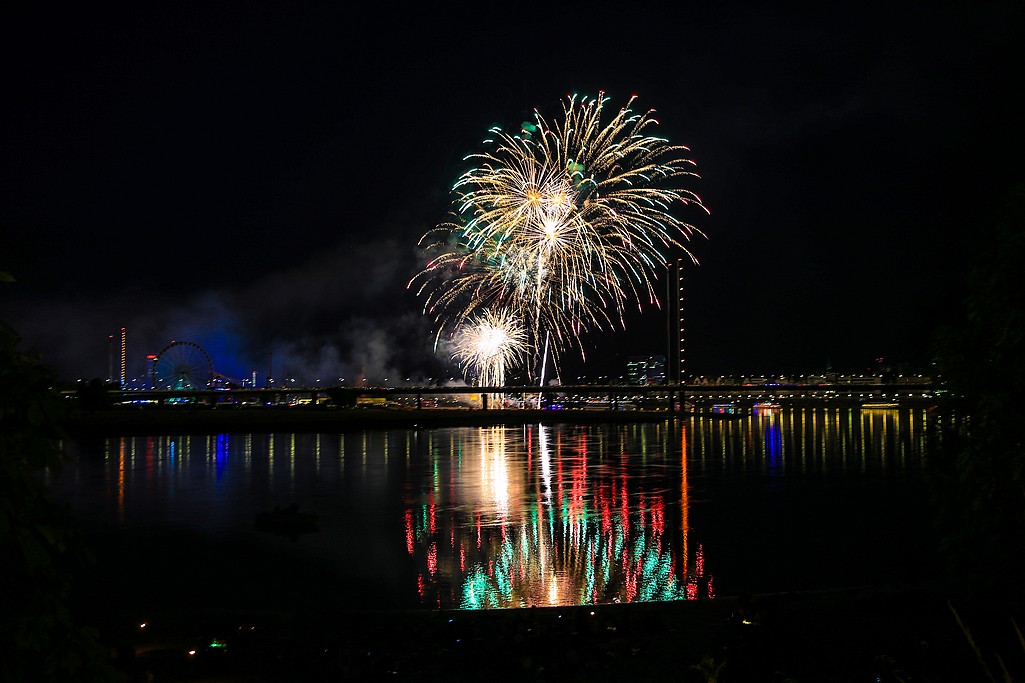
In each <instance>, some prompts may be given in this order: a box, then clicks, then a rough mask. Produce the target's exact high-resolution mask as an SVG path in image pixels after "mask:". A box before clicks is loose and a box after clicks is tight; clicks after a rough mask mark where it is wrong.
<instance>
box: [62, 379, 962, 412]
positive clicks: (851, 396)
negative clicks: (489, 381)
mask: <svg viewBox="0 0 1025 683" xmlns="http://www.w3.org/2000/svg"><path fill="white" fill-rule="evenodd" d="M64 393H65V395H69V396H74V395H76V392H74V391H69V392H64ZM941 395H942V390H937V389H936V388H935V387H934V386H933V385H932V383H931V382H928V381H926V382H920V383H899V384H889V383H876V384H765V385H747V384H745V385H690V384H682V385H674V384H670V385H647V386H644V385H640V386H639V385H623V384H617V385H612V384H610V385H592V384H586V385H561V386H544V387H540V386H491V387H464V386H461V387H437V386H396V387H373V386H365V387H342V386H337V387H322V388H321V387H318V388H313V387H300V388H295V387H293V388H264V389H252V388H250V389H201V390H168V389H148V390H146V389H144V390H120V389H114V388H112V389H110V390H109V391H108V394H107V399H108V402H110V403H121V404H155V405H173V404H180V403H187V404H190V405H193V406H208V407H211V408H218V407H268V406H281V405H290V406H297V405H298V406H303V405H311V406H331V407H339V408H347V407H358V406H387V407H395V408H413V409H419V410H424V409H429V408H456V407H462V408H470V409H477V410H491V409H515V408H517V407H524V408H526V407H530V408H546V409H554V410H610V411H611V410H649V411H650V410H657V411H671V412H677V411H695V412H703V411H711V410H713V408H718V409H722V408H723V407H725V406H729V407H730V408H731V409H736V410H745V409H750V408H753V407H755V406H756V405H759V404H763V405H765V404H779V405H826V404H829V405H865V404H868V405H879V404H884V405H885V404H897V405H916V404H932V403H935V402H936V400H937V399H938V398H939V397H940V396H941Z"/></svg>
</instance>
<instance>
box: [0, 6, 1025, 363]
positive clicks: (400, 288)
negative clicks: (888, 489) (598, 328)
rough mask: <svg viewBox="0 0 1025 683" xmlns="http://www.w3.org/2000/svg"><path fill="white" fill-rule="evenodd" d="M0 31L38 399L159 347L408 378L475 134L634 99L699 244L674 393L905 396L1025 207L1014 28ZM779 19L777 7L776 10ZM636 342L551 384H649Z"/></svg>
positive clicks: (672, 22)
mask: <svg viewBox="0 0 1025 683" xmlns="http://www.w3.org/2000/svg"><path fill="white" fill-rule="evenodd" d="M18 5H19V6H15V7H11V6H6V7H5V9H4V10H2V12H3V14H2V19H0V26H2V28H0V30H2V40H0V43H2V48H0V49H2V50H3V67H2V68H3V93H4V94H3V106H2V126H0V151H2V167H0V168H2V183H0V240H2V249H0V270H4V271H7V272H9V273H10V274H12V275H13V276H14V278H15V279H16V282H15V283H14V284H12V285H9V286H6V287H5V288H4V289H5V291H4V292H3V294H2V298H0V318H2V319H4V320H5V321H7V322H8V323H9V324H11V325H12V326H13V327H14V328H15V329H16V330H17V331H19V332H20V334H21V335H22V337H23V341H22V348H23V349H24V350H31V351H38V352H39V353H41V354H42V356H43V359H44V360H45V361H46V362H48V363H50V364H51V365H53V366H54V367H55V368H56V369H57V371H58V373H59V374H60V375H61V377H63V378H65V379H77V378H86V379H88V378H92V377H106V375H107V371H108V360H109V354H108V346H107V337H108V335H110V334H113V333H117V331H118V330H120V328H121V327H125V328H127V330H128V349H129V359H128V360H129V375H130V376H139V375H141V374H142V373H143V372H144V365H145V357H146V355H147V354H151V353H158V352H159V351H160V350H161V349H162V348H163V347H164V346H166V345H167V344H168V343H170V341H171V340H179V341H184V340H187V341H193V342H196V343H199V344H200V345H201V346H203V347H204V348H205V349H206V350H207V351H208V352H209V353H210V355H211V356H212V357H213V360H214V365H215V367H216V369H217V370H218V371H219V372H221V373H223V374H225V375H228V376H231V377H236V378H237V377H242V376H246V375H248V373H250V372H251V371H253V370H257V371H258V372H259V374H260V376H261V377H262V376H264V375H265V374H266V372H267V371H268V369H269V368H268V366H269V361H270V357H271V354H273V359H274V361H273V362H274V367H275V375H278V376H285V375H293V376H299V377H301V378H303V379H305V380H310V379H311V378H313V377H317V378H320V377H323V378H325V381H327V380H328V379H329V378H333V377H343V376H345V377H356V376H358V375H360V374H364V375H365V376H366V377H367V378H368V379H369V380H371V381H375V382H385V381H386V380H387V382H388V383H398V382H402V381H404V380H405V379H406V378H407V377H409V378H411V380H412V381H415V380H416V379H418V378H422V377H427V376H437V373H438V372H445V370H444V369H443V368H442V369H439V366H438V364H437V359H435V358H434V357H433V355H432V354H431V352H430V344H431V334H430V330H429V329H428V327H429V326H428V324H427V321H426V320H425V319H424V318H423V317H422V316H421V315H420V302H418V301H417V300H416V299H415V298H414V297H413V295H412V294H411V293H410V292H409V291H408V290H407V289H406V283H407V282H408V280H409V278H410V277H411V276H412V275H413V274H414V273H415V272H416V270H417V269H418V267H419V263H420V254H419V252H418V249H417V241H418V239H419V237H420V236H421V235H422V234H423V233H424V232H425V231H426V230H428V229H429V228H431V227H432V226H433V225H435V224H437V223H439V222H441V221H442V220H444V219H445V218H446V212H447V211H448V209H449V208H450V203H451V198H452V195H451V194H450V192H449V190H450V187H451V185H452V183H453V182H454V180H455V179H456V178H457V176H458V175H459V174H460V173H461V172H462V171H463V170H465V168H466V164H465V162H464V161H463V157H464V156H465V155H466V154H469V153H471V152H475V151H478V150H479V149H480V144H479V143H480V142H481V140H482V139H483V138H484V137H485V134H486V132H487V130H488V128H489V127H491V126H492V125H496V124H497V125H501V126H503V127H505V128H515V127H518V125H519V123H520V121H523V120H525V119H528V118H530V116H531V112H532V111H533V110H534V109H535V108H537V109H538V110H540V111H541V112H542V113H543V114H545V115H546V117H548V118H553V117H555V116H556V115H557V114H558V112H559V111H561V103H562V100H563V98H564V97H565V96H566V95H567V94H569V93H578V94H587V95H595V94H597V93H598V92H599V91H604V92H605V93H607V94H608V95H609V97H610V107H611V108H613V109H615V108H618V106H619V105H622V104H625V103H626V101H627V99H628V98H629V97H630V96H631V95H634V94H636V95H637V96H638V97H637V100H636V102H635V108H636V109H639V110H646V109H649V108H650V109H654V110H655V111H656V112H657V114H656V118H658V120H659V121H660V125H659V126H658V128H657V129H656V130H657V132H658V133H659V134H661V135H664V136H665V137H667V138H668V139H669V140H670V141H671V142H673V143H675V144H682V145H686V146H688V147H689V148H690V150H691V158H692V159H693V160H695V161H696V162H697V170H698V173H699V174H700V176H701V177H700V179H697V180H695V181H694V182H693V184H692V186H691V188H692V189H693V190H694V191H696V192H697V193H698V194H699V195H700V196H701V198H702V200H703V201H704V202H705V204H706V205H707V207H708V208H709V211H710V214H709V215H705V214H704V213H701V212H697V213H688V212H687V210H686V209H683V210H682V214H683V215H684V216H685V217H686V218H688V219H689V220H690V221H691V222H692V223H694V224H695V226H696V227H698V228H699V229H700V230H702V231H703V232H705V233H706V234H707V239H701V238H698V239H696V240H695V241H694V242H693V243H692V244H691V248H692V251H693V253H694V254H695V255H696V256H697V258H698V259H699V261H700V265H699V266H696V267H694V268H692V269H690V270H689V271H688V272H687V275H686V278H687V298H686V301H685V309H686V310H685V316H686V324H687V330H688V333H687V349H688V351H687V360H686V363H687V369H688V370H689V371H690V372H692V373H695V374H723V373H766V374H774V373H803V372H821V371H823V370H824V369H826V367H827V365H830V366H832V367H833V368H834V369H836V370H838V371H849V372H857V371H863V370H866V369H870V368H872V367H874V360H873V359H876V358H880V357H882V358H885V362H886V363H888V364H893V365H896V366H898V367H901V368H907V369H921V368H925V369H927V368H928V360H929V353H928V345H929V340H930V335H931V334H932V332H933V330H934V329H935V328H936V327H937V326H938V325H939V324H941V323H943V322H944V321H945V320H946V319H948V318H949V317H950V315H951V310H952V307H954V306H956V305H957V302H958V299H959V296H960V289H961V278H962V277H963V274H964V270H965V267H964V264H965V263H966V260H967V258H968V256H969V255H970V253H971V249H972V247H973V246H974V245H976V244H978V243H979V242H980V241H984V240H985V239H986V234H987V230H988V227H989V225H990V224H991V218H990V215H991V212H992V211H993V210H994V209H995V208H996V206H997V204H998V203H999V202H1000V201H1001V199H1002V198H1003V197H1004V196H1005V195H1006V194H1007V193H1008V191H1009V190H1010V189H1011V188H1012V187H1013V186H1015V185H1016V184H1018V183H1020V182H1022V181H1023V180H1025V167H1023V164H1022V159H1025V134H1023V130H1025V125H1023V122H1025V87H1023V86H1025V78H1023V77H1022V69H1023V68H1025V40H1022V36H1023V35H1025V8H1023V6H1022V4H1021V3H1018V2H977V3H974V2H973V3H954V2H923V3H891V4H879V5H873V4H865V3H848V2H840V3H822V4H821V5H820V7H819V9H816V10H814V11H810V12H809V11H808V10H807V9H806V8H805V7H804V6H803V5H801V6H799V5H789V4H783V5H779V6H776V7H773V6H771V5H772V3H764V4H763V5H744V4H738V3H733V4H730V3H711V2H710V3H705V5H706V6H707V7H706V8H705V9H697V8H692V9H688V10H687V11H685V12H684V11H681V10H680V9H679V7H680V6H682V3H675V4H673V5H669V6H668V7H674V8H676V9H673V10H667V9H666V8H664V7H658V6H653V5H646V4H643V3H641V4H637V3H625V4H621V5H616V6H613V5H609V6H607V7H606V6H602V5H586V4H580V3H575V4H573V5H572V6H571V7H570V8H567V9H559V8H558V7H557V6H547V5H527V4H506V5H502V6H501V7H498V6H495V8H494V9H481V8H480V7H475V8H473V9H465V8H464V9H457V8H456V6H452V5H445V4H444V3H432V4H422V5H419V7H420V9H414V10H406V9H399V6H398V5H393V4H383V3H381V4H378V3H364V4H362V5H358V6H354V5H352V4H351V3H325V4H323V5H310V4H304V3H264V2H253V3H248V4H246V5H245V6H244V7H243V6H236V3H227V5H231V7H230V8H228V7H224V8H210V7H206V6H200V4H198V3H197V4H195V5H192V4H185V5H181V4H178V3H170V4H167V3H163V4H154V3H134V4H132V5H123V6H121V5H116V4H114V5H109V4H108V5H106V7H104V8H100V7H82V8H79V9H68V8H66V7H61V8H60V9H59V10H58V8H56V7H47V6H45V5H43V4H41V3H31V4H30V3H19V4H18ZM799 7H800V8H799ZM665 327H666V324H665V315H664V313H663V312H660V311H659V310H657V309H653V308H650V307H646V308H645V309H644V311H643V312H639V313H637V314H636V315H635V316H633V317H632V318H631V319H629V320H628V321H627V329H626V331H619V332H615V333H610V334H596V335H592V337H591V338H590V341H589V342H588V344H587V346H588V348H589V349H590V350H591V351H590V353H589V355H588V358H587V362H586V363H580V362H579V361H578V360H574V359H572V358H567V360H566V363H565V372H564V375H565V376H569V375H575V374H578V373H580V374H600V373H602V372H605V371H608V370H611V371H613V372H621V371H622V368H621V367H620V366H624V365H625V358H626V356H627V355H632V354H639V353H662V352H664V348H665V333H664V330H665Z"/></svg>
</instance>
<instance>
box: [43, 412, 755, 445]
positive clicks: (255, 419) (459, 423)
mask: <svg viewBox="0 0 1025 683" xmlns="http://www.w3.org/2000/svg"><path fill="white" fill-rule="evenodd" d="M689 417H691V414H690V413H670V412H668V411H664V410H663V411H655V410H629V411H627V410H605V411H582V410H579V411H578V410H531V409H527V410H522V409H517V410H480V409H460V408H422V409H412V408H409V409H403V408H373V407H366V408H306V407H298V408H288V407H281V408H229V409H219V408H191V407H178V406H175V407H167V408H123V409H122V408H113V409H107V410H96V411H90V412H81V413H76V414H74V415H72V416H71V417H69V418H68V419H66V420H64V421H63V422H62V425H63V427H64V429H65V430H66V431H67V432H68V434H69V436H71V437H72V438H80V437H100V436H108V437H110V436H145V435H152V434H153V433H154V432H165V433H174V434H216V433H222V432H253V431H260V432H281V431H289V432H318V431H338V432H344V431H352V430H363V429H431V428H440V427H489V426H503V425H506V426H509V425H523V424H538V423H543V424H556V423H567V424H602V423H631V422H634V423H637V422H667V421H676V420H680V419H685V418H689ZM712 417H715V418H722V419H735V418H738V417H740V416H739V415H713V416H712Z"/></svg>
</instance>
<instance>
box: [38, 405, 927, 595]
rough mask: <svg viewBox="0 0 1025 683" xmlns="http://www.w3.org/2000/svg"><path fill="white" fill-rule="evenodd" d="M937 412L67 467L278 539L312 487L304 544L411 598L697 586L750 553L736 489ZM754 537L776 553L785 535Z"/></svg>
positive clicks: (491, 430) (99, 448)
mask: <svg viewBox="0 0 1025 683" xmlns="http://www.w3.org/2000/svg"><path fill="white" fill-rule="evenodd" d="M926 418H927V416H926V413H925V411H924V410H923V409H899V410H897V409H878V410H875V409H874V410H860V411H859V410H857V409H849V408H841V409H822V408H817V409H812V408H808V409H804V408H795V409H788V408H779V407H775V406H773V407H765V408H763V409H759V410H756V411H753V412H751V413H748V414H743V415H739V416H737V415H722V416H702V417H693V418H691V419H689V420H686V421H684V422H682V423H678V424H671V423H663V424H643V425H593V426H586V427H583V426H571V425H553V426H544V425H527V426H523V427H516V428H513V427H487V428H454V429H438V430H423V431H415V430H395V431H367V432H359V433H347V434H220V435H212V436H148V437H130V438H129V437H125V438H118V439H107V440H105V441H103V442H101V443H96V444H92V445H89V444H67V448H68V449H69V450H71V451H72V452H73V453H76V454H78V455H80V457H79V458H78V459H77V461H76V462H75V463H73V464H72V465H71V466H69V467H67V468H66V469H65V470H64V471H63V472H62V473H61V474H60V475H58V476H53V477H51V478H50V480H51V485H52V487H53V489H54V492H55V494H56V495H57V496H58V497H59V498H62V499H64V500H67V501H68V502H69V503H71V504H72V506H73V507H74V508H75V509H76V512H77V513H78V514H79V517H80V518H81V519H82V520H83V523H84V524H85V526H87V527H91V528H93V529H97V528H112V529H114V530H115V531H116V530H117V529H125V528H148V527H149V526H152V525H182V526H187V527H189V528H193V529H199V530H201V532H202V533H204V534H211V535H232V536H233V537H243V536H245V537H247V538H255V539H258V541H259V542H260V543H265V544H270V543H274V542H277V541H280V539H264V538H261V537H259V534H258V533H257V532H256V531H255V530H254V523H253V522H254V518H255V516H256V515H258V514H259V513H262V512H266V511H268V510H272V509H274V508H275V507H278V506H280V507H282V508H284V507H286V506H288V505H289V504H293V503H297V504H300V505H301V506H302V508H303V510H304V511H309V512H313V513H315V514H317V515H318V517H319V525H318V526H319V528H320V531H319V532H317V533H315V534H310V535H306V536H303V537H302V538H301V539H300V540H299V541H298V542H297V543H295V547H296V548H299V549H301V550H302V551H303V552H304V553H307V554H315V555H317V556H319V557H324V558H328V559H329V560H330V561H331V562H332V563H333V565H332V566H334V567H336V568H337V577H336V578H337V586H339V588H338V591H339V593H348V594H359V593H360V591H361V590H362V584H363V583H364V582H366V581H368V577H372V580H373V581H374V582H376V583H377V584H381V583H387V584H388V585H387V586H385V587H384V588H383V589H382V592H385V593H393V594H394V595H395V596H398V597H397V598H395V599H396V600H397V601H400V602H402V605H401V606H406V607H411V606H415V605H419V606H423V607H430V608H437V607H441V608H466V609H478V608H501V607H525V606H534V605H537V606H545V605H577V604H591V603H608V602H635V601H657V600H680V599H691V600H694V599H704V598H713V597H715V595H716V590H717V585H719V584H720V583H721V584H722V585H724V586H727V587H730V588H732V587H733V585H735V583H736V581H735V580H734V581H733V584H731V581H730V577H731V576H734V577H735V576H736V573H737V567H736V566H733V565H734V564H736V560H735V559H733V558H735V557H737V556H738V555H739V554H738V552H737V551H736V549H735V548H731V547H730V546H729V545H728V544H729V542H730V539H729V536H728V535H726V536H724V535H723V534H722V533H718V534H716V533H712V531H714V530H715V528H718V527H729V525H730V524H733V523H734V522H733V521H732V518H731V520H730V521H725V522H724V521H721V520H717V519H715V518H714V517H711V516H710V514H711V513H710V512H709V511H710V510H718V508H715V507H714V504H715V502H716V500H718V499H719V497H721V496H723V495H725V494H726V493H731V492H737V491H740V490H743V491H745V493H744V494H743V496H739V495H738V494H736V493H732V495H734V496H737V497H734V498H730V499H729V500H730V503H729V504H730V506H731V508H732V509H731V510H730V512H729V514H730V515H736V516H737V518H743V517H744V516H745V515H746V516H749V517H750V516H752V515H755V516H756V515H758V514H760V512H759V510H760V508H758V507H757V501H755V497H754V496H749V495H748V494H749V493H750V492H751V491H754V492H755V493H757V494H758V495H763V493H764V495H777V496H782V495H784V494H783V493H782V492H783V491H784V489H785V488H786V486H787V485H788V482H792V481H794V480H795V478H796V479H798V480H802V481H803V480H806V479H807V478H808V477H809V476H813V477H816V478H822V479H823V480H825V479H826V478H841V479H851V478H858V477H861V476H862V475H864V474H866V473H871V474H878V475H881V476H882V477H884V478H885V477H891V476H894V475H896V474H899V473H905V472H909V471H914V470H916V469H918V468H920V467H921V466H922V464H923V453H924V448H925V435H926V433H927V430H926V428H925V422H926ZM710 482H712V484H710ZM741 483H744V486H745V487H747V488H744V487H741V486H740V484H741ZM713 484H714V485H713ZM695 491H697V492H698V498H697V499H695ZM758 492H763V493H758ZM774 492H775V493H774ZM745 496H746V497H745ZM749 499H750V500H752V501H755V502H750V503H748V500H749ZM758 500H761V501H762V503H764V498H761V499H758ZM748 504H750V505H751V507H750V509H748V508H746V507H744V506H745V505H748ZM697 506H701V507H697ZM699 509H700V510H701V515H702V516H700V517H696V516H695V511H696V510H699ZM696 522H697V525H696V526H695V523H696ZM786 532H787V529H785V528H779V529H775V530H774V532H773V533H778V534H785V533H786ZM282 542H283V543H285V544H287V543H289V541H282ZM748 542H749V543H750V542H751V541H750V540H749V541H748ZM755 542H764V547H758V548H754V547H752V548H750V554H751V555H757V554H761V555H763V556H765V555H767V554H771V553H772V552H773V549H774V547H775V546H776V545H778V543H779V542H780V538H779V537H773V538H768V539H765V540H764V541H760V540H759V539H755ZM268 547H271V546H268ZM289 547H290V546H287V545H285V546H284V548H286V549H287V548H289ZM273 549H274V550H275V551H277V550H280V549H281V548H280V547H279V546H273ZM706 550H707V551H708V560H707V563H706V557H705V555H706ZM725 558H731V560H730V562H732V563H733V564H730V563H724V559H725ZM786 561H788V559H787V558H786V557H779V558H778V562H780V563H785V562H786ZM784 571H786V568H785V567H784V568H783V569H782V570H781V573H782V572H784ZM723 577H725V581H721V580H720V579H721V578H723Z"/></svg>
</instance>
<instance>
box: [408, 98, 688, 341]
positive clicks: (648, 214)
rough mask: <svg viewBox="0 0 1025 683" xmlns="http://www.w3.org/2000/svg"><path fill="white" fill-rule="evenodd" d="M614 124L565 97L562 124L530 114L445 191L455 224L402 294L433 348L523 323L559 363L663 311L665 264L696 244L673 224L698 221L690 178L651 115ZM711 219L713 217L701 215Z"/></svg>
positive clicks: (431, 247) (429, 243)
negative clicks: (431, 332)
mask: <svg viewBox="0 0 1025 683" xmlns="http://www.w3.org/2000/svg"><path fill="white" fill-rule="evenodd" d="M633 101H634V98H631V99H630V100H629V102H628V104H627V106H626V107H623V108H622V109H620V110H619V111H618V112H617V113H616V114H615V115H614V116H613V117H612V119H611V121H609V122H608V123H603V122H602V114H603V112H604V107H605V104H606V102H607V98H606V97H605V95H604V93H602V94H599V96H598V97H597V98H595V99H589V98H586V97H584V98H578V97H577V96H575V95H574V96H570V97H568V98H567V99H566V100H565V102H564V103H563V112H562V117H561V119H558V120H556V121H554V122H553V123H552V124H549V123H548V121H547V120H546V119H545V118H544V117H543V116H542V115H541V114H540V113H538V112H536V111H535V113H534V122H533V123H531V122H525V123H523V124H522V125H521V128H520V130H519V131H518V132H516V133H515V134H512V133H507V132H504V131H502V130H500V129H492V131H491V133H492V136H493V137H492V138H491V139H490V140H489V141H487V144H488V146H487V151H484V152H481V153H479V154H474V155H471V156H469V157H467V159H468V160H472V161H473V162H474V163H475V164H476V165H475V166H474V168H472V169H471V170H469V171H467V172H466V173H464V174H463V175H462V176H461V177H460V178H459V179H458V180H457V181H456V183H455V185H454V186H453V193H454V194H455V206H456V210H455V212H454V213H455V218H454V219H453V220H452V221H450V222H447V223H443V224H442V225H439V226H438V227H437V228H435V229H434V230H432V231H430V232H428V234H427V235H425V236H424V238H423V239H422V240H421V245H422V246H424V247H425V248H426V249H427V250H428V251H429V252H431V253H434V254H436V255H435V256H434V258H433V259H432V260H431V261H430V262H429V263H428V265H427V266H426V268H424V270H422V271H421V272H420V273H418V274H417V275H416V276H414V278H413V279H412V280H411V281H410V287H414V286H415V287H416V288H417V294H418V295H420V296H424V297H425V306H424V311H425V313H429V314H432V315H434V316H435V320H436V322H437V324H438V330H439V336H440V334H441V330H442V329H444V328H445V327H446V326H447V325H450V324H451V325H456V326H458V325H459V324H460V323H461V322H463V321H465V320H466V319H468V318H469V317H471V316H473V315H475V314H476V312H477V311H480V310H482V309H488V310H506V311H509V312H510V315H511V316H512V317H513V318H515V319H519V320H521V321H523V323H524V324H525V326H526V328H527V334H528V339H529V345H530V346H531V347H532V348H533V349H538V350H539V349H540V348H542V344H541V342H540V340H541V339H548V338H549V337H550V338H551V340H552V343H553V346H554V347H555V349H556V350H557V351H563V350H565V349H566V348H567V347H568V346H570V345H577V346H578V347H579V348H580V351H581V353H583V352H584V348H583V345H582V343H581V335H582V333H584V332H586V331H588V330H596V329H608V328H612V327H615V326H619V327H625V322H624V314H625V311H626V308H627V306H628V305H629V304H636V305H637V306H638V307H639V308H640V307H641V306H642V304H644V303H651V304H655V305H658V304H659V302H658V297H657V295H656V293H655V286H654V285H655V282H656V281H657V278H658V274H659V273H660V272H661V270H662V269H663V268H665V267H666V264H667V259H668V256H669V252H670V251H672V250H681V251H683V252H684V253H686V254H688V255H689V256H690V257H691V259H692V260H694V261H695V263H696V259H694V257H693V255H692V254H691V252H690V251H689V249H687V247H686V243H687V242H688V241H689V240H690V239H691V237H692V236H693V235H695V234H697V235H701V234H702V233H701V232H700V231H699V230H698V229H697V228H695V227H694V226H692V225H691V224H689V223H686V222H684V221H683V220H681V219H679V218H678V217H676V216H675V215H674V214H673V213H672V211H673V210H674V209H675V208H676V207H677V206H678V205H694V206H697V207H699V208H701V209H705V207H704V205H703V204H702V202H701V199H700V198H699V197H698V196H697V195H696V194H695V193H693V192H692V191H690V190H689V189H686V188H684V187H682V186H681V184H682V181H685V180H687V179H689V178H693V177H696V174H695V173H694V170H693V166H694V163H693V162H692V161H690V160H689V159H687V158H686V156H685V154H686V153H688V152H689V150H688V149H687V148H686V147H682V146H677V145H670V144H669V143H668V141H666V140H665V139H663V138H659V137H655V136H652V135H650V134H648V132H647V131H648V129H649V128H650V127H651V126H653V125H655V124H656V123H657V121H656V120H655V119H654V118H652V113H653V112H651V111H649V112H647V113H644V114H638V113H636V112H634V111H632V110H631V109H630V105H632V103H633ZM705 210H706V211H707V209H705Z"/></svg>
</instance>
